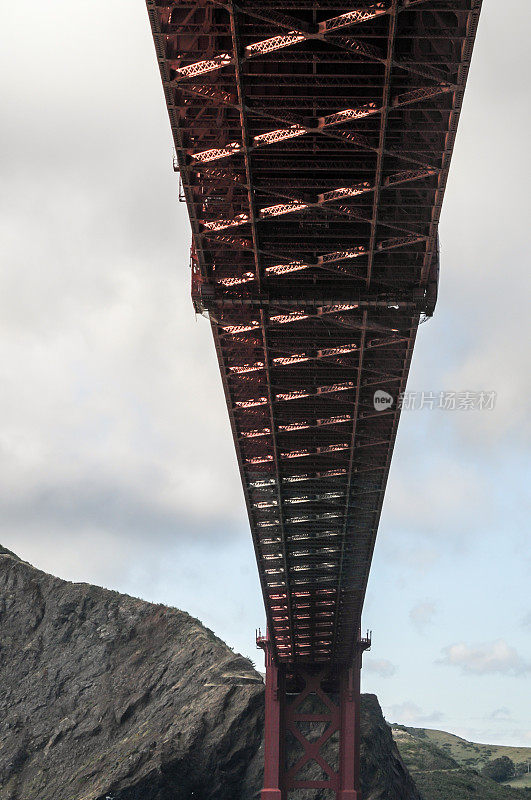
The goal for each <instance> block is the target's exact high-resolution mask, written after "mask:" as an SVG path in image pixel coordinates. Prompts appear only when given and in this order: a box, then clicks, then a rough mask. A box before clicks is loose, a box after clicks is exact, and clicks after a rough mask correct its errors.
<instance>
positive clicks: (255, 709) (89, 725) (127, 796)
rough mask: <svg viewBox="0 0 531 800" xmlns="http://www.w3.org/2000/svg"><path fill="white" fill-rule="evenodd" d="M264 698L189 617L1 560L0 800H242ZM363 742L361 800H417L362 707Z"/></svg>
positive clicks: (257, 766) (256, 777)
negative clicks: (362, 799)
mask: <svg viewBox="0 0 531 800" xmlns="http://www.w3.org/2000/svg"><path fill="white" fill-rule="evenodd" d="M263 694H264V692H263V684H262V679H261V677H260V675H259V674H258V673H257V672H255V670H254V669H253V667H252V665H251V663H250V662H249V661H248V660H246V659H244V658H243V657H242V656H239V655H236V654H234V653H233V652H232V651H231V650H230V648H228V647H227V646H226V645H225V644H224V643H223V642H222V641H221V640H220V639H218V638H217V637H216V636H215V635H214V634H213V633H212V632H211V631H209V630H208V629H207V628H205V627H204V626H203V625H201V624H200V623H199V622H198V621H197V620H195V619H193V618H192V617H190V616H189V615H188V614H186V613H184V612H182V611H178V610H176V609H173V608H166V607H164V606H160V605H152V604H150V603H145V602H143V601H141V600H137V599H134V598H131V597H127V596H125V595H120V594H118V593H116V592H111V591H107V590H105V589H101V588H98V587H96V586H90V585H88V584H72V583H68V582H66V581H62V580H60V579H58V578H54V577H52V576H50V575H46V574H45V573H43V572H40V571H39V570H37V569H35V568H34V567H32V566H31V565H29V564H27V563H26V562H23V561H20V559H18V558H17V557H16V556H15V555H14V554H13V553H10V552H9V551H7V550H5V549H3V548H0V800H192V798H193V800H252V798H254V797H256V796H257V793H258V792H259V789H260V784H261V762H262V735H263ZM362 736H363V752H362V781H363V798H364V800H421V798H420V796H419V794H418V792H417V790H416V788H415V786H414V784H413V782H412V780H411V778H410V777H409V775H408V773H407V771H406V769H405V767H404V765H403V763H402V761H401V759H400V756H399V755H398V751H397V749H396V747H395V745H394V743H393V741H392V737H391V733H390V730H389V728H388V726H387V725H386V723H385V722H384V720H383V717H382V714H381V711H380V707H379V705H378V702H377V700H376V698H375V697H374V696H371V695H366V696H364V697H363V717H362ZM301 800H302V799H301Z"/></svg>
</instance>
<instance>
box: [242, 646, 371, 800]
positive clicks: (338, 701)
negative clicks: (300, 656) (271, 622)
mask: <svg viewBox="0 0 531 800" xmlns="http://www.w3.org/2000/svg"><path fill="white" fill-rule="evenodd" d="M257 644H258V646H259V647H261V648H262V649H263V650H264V651H265V662H266V691H265V764H264V788H263V790H262V795H261V800H290V792H291V791H293V790H296V789H329V790H330V792H331V793H332V794H331V797H333V798H334V799H335V800H361V794H360V786H359V761H360V673H361V659H362V653H363V651H364V650H366V649H368V648H369V647H370V638H369V637H368V636H367V638H365V639H361V637H360V638H359V639H358V643H357V646H356V651H355V653H354V657H353V661H352V664H351V665H350V666H346V667H330V665H319V664H315V665H311V664H308V665H306V664H305V665H304V666H302V665H301V666H300V667H299V666H295V665H293V664H277V663H275V660H274V658H273V653H272V648H271V644H270V641H269V638H268V637H267V636H265V637H262V636H261V635H259V636H258V637H257Z"/></svg>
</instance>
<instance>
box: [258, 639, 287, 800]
mask: <svg viewBox="0 0 531 800" xmlns="http://www.w3.org/2000/svg"><path fill="white" fill-rule="evenodd" d="M264 651H265V662H266V688H265V736H264V756H265V760H264V788H263V789H262V794H261V800H285V794H284V793H283V791H282V788H281V780H282V766H283V756H284V753H283V741H284V733H283V725H282V711H283V708H282V706H283V702H282V700H283V696H284V694H285V693H284V692H283V691H282V689H283V687H282V686H281V685H280V684H281V682H282V681H281V676H280V674H279V669H278V667H277V666H276V664H275V663H274V661H273V657H272V655H271V647H270V645H269V642H268V641H266V642H265V646H264Z"/></svg>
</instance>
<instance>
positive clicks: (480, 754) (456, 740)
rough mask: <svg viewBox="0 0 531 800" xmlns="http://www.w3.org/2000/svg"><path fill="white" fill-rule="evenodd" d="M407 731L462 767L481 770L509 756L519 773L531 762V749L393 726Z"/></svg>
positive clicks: (434, 731)
mask: <svg viewBox="0 0 531 800" xmlns="http://www.w3.org/2000/svg"><path fill="white" fill-rule="evenodd" d="M393 727H394V728H401V729H403V730H406V731H407V732H408V733H410V734H411V735H412V736H415V737H416V738H422V739H427V740H428V741H429V742H431V743H432V744H434V745H435V746H436V747H438V748H442V749H443V752H445V753H447V754H448V755H449V756H450V757H451V758H453V759H454V761H457V763H458V764H460V765H462V766H469V767H473V768H474V769H477V770H478V771H480V770H481V768H482V767H484V766H485V764H487V763H488V762H489V761H493V760H494V759H496V758H501V757H502V756H507V758H510V759H511V761H512V762H513V763H514V765H515V769H516V771H517V773H518V769H519V766H524V767H525V769H527V764H528V763H529V762H531V747H505V746H503V745H493V744H478V743H476V742H467V740H466V739H461V738H460V737H459V736H455V735H454V734H453V733H446V731H436V730H430V729H429V728H409V727H405V726H404V725H399V726H393Z"/></svg>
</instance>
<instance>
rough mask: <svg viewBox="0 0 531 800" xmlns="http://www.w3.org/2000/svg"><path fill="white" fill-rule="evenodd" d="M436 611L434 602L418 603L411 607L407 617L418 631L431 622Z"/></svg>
mask: <svg viewBox="0 0 531 800" xmlns="http://www.w3.org/2000/svg"><path fill="white" fill-rule="evenodd" d="M436 613H437V606H436V604H435V603H428V602H426V603H419V604H418V605H416V606H414V607H413V608H412V609H411V611H410V612H409V618H410V620H411V622H412V623H413V625H414V626H415V627H416V628H417V629H418V630H419V631H424V630H425V628H426V626H427V625H430V624H431V623H432V622H433V618H434V616H435V614H436Z"/></svg>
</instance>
